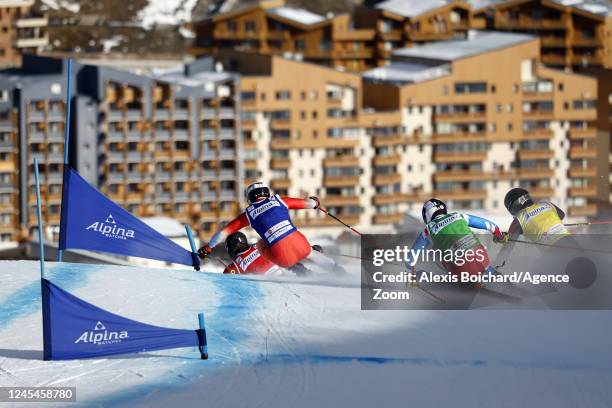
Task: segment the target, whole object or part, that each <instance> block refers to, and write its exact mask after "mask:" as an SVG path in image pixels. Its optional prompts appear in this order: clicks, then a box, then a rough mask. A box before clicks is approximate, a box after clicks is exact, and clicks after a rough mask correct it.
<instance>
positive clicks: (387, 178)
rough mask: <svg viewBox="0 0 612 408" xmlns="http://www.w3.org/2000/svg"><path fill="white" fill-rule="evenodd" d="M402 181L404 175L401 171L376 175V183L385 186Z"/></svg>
mask: <svg viewBox="0 0 612 408" xmlns="http://www.w3.org/2000/svg"><path fill="white" fill-rule="evenodd" d="M401 182H402V175H401V174H399V173H393V174H376V175H374V185H376V186H383V185H387V184H398V183H401Z"/></svg>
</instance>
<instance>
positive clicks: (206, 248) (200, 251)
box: [198, 244, 212, 259]
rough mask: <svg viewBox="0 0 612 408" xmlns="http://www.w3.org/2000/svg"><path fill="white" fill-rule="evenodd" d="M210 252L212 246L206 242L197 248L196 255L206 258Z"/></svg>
mask: <svg viewBox="0 0 612 408" xmlns="http://www.w3.org/2000/svg"><path fill="white" fill-rule="evenodd" d="M211 253H212V248H211V247H209V246H208V244H206V245H204V246H203V247H202V248H200V249H198V256H199V257H200V258H202V259H206V257H207V256H208V255H210V254H211Z"/></svg>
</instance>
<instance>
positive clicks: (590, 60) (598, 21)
mask: <svg viewBox="0 0 612 408" xmlns="http://www.w3.org/2000/svg"><path fill="white" fill-rule="evenodd" d="M474 3H475V10H473V13H474V18H473V21H474V24H473V27H474V28H488V29H494V30H498V31H512V32H525V33H530V34H534V35H537V36H539V37H540V38H541V43H540V44H541V48H542V52H541V57H542V62H543V63H544V64H547V65H551V66H556V67H569V68H571V67H573V68H580V67H587V66H603V67H612V38H611V37H610V33H611V32H612V6H611V5H610V3H609V2H598V1H594V0H577V1H571V2H570V1H562V0H509V1H502V2H488V3H485V4H483V2H482V1H481V0H480V1H474ZM487 15H488V16H489V18H488V19H486V17H485V16H487Z"/></svg>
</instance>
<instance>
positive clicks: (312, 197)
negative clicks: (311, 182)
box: [308, 196, 321, 210]
mask: <svg viewBox="0 0 612 408" xmlns="http://www.w3.org/2000/svg"><path fill="white" fill-rule="evenodd" d="M308 198H310V199H311V200H312V201H314V202H315V206H314V207H312V209H313V210H316V209H318V208H319V207H320V206H321V202H320V201H319V197H315V196H311V197H308Z"/></svg>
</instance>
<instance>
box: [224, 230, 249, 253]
mask: <svg viewBox="0 0 612 408" xmlns="http://www.w3.org/2000/svg"><path fill="white" fill-rule="evenodd" d="M225 249H227V253H228V254H229V256H231V257H232V258H235V257H236V255H238V254H240V253H242V252H244V251H246V250H247V249H249V241H248V240H247V237H246V235H244V234H243V233H242V232H234V233H233V234H232V235H230V236H229V237H227V238H226V239H225Z"/></svg>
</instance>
